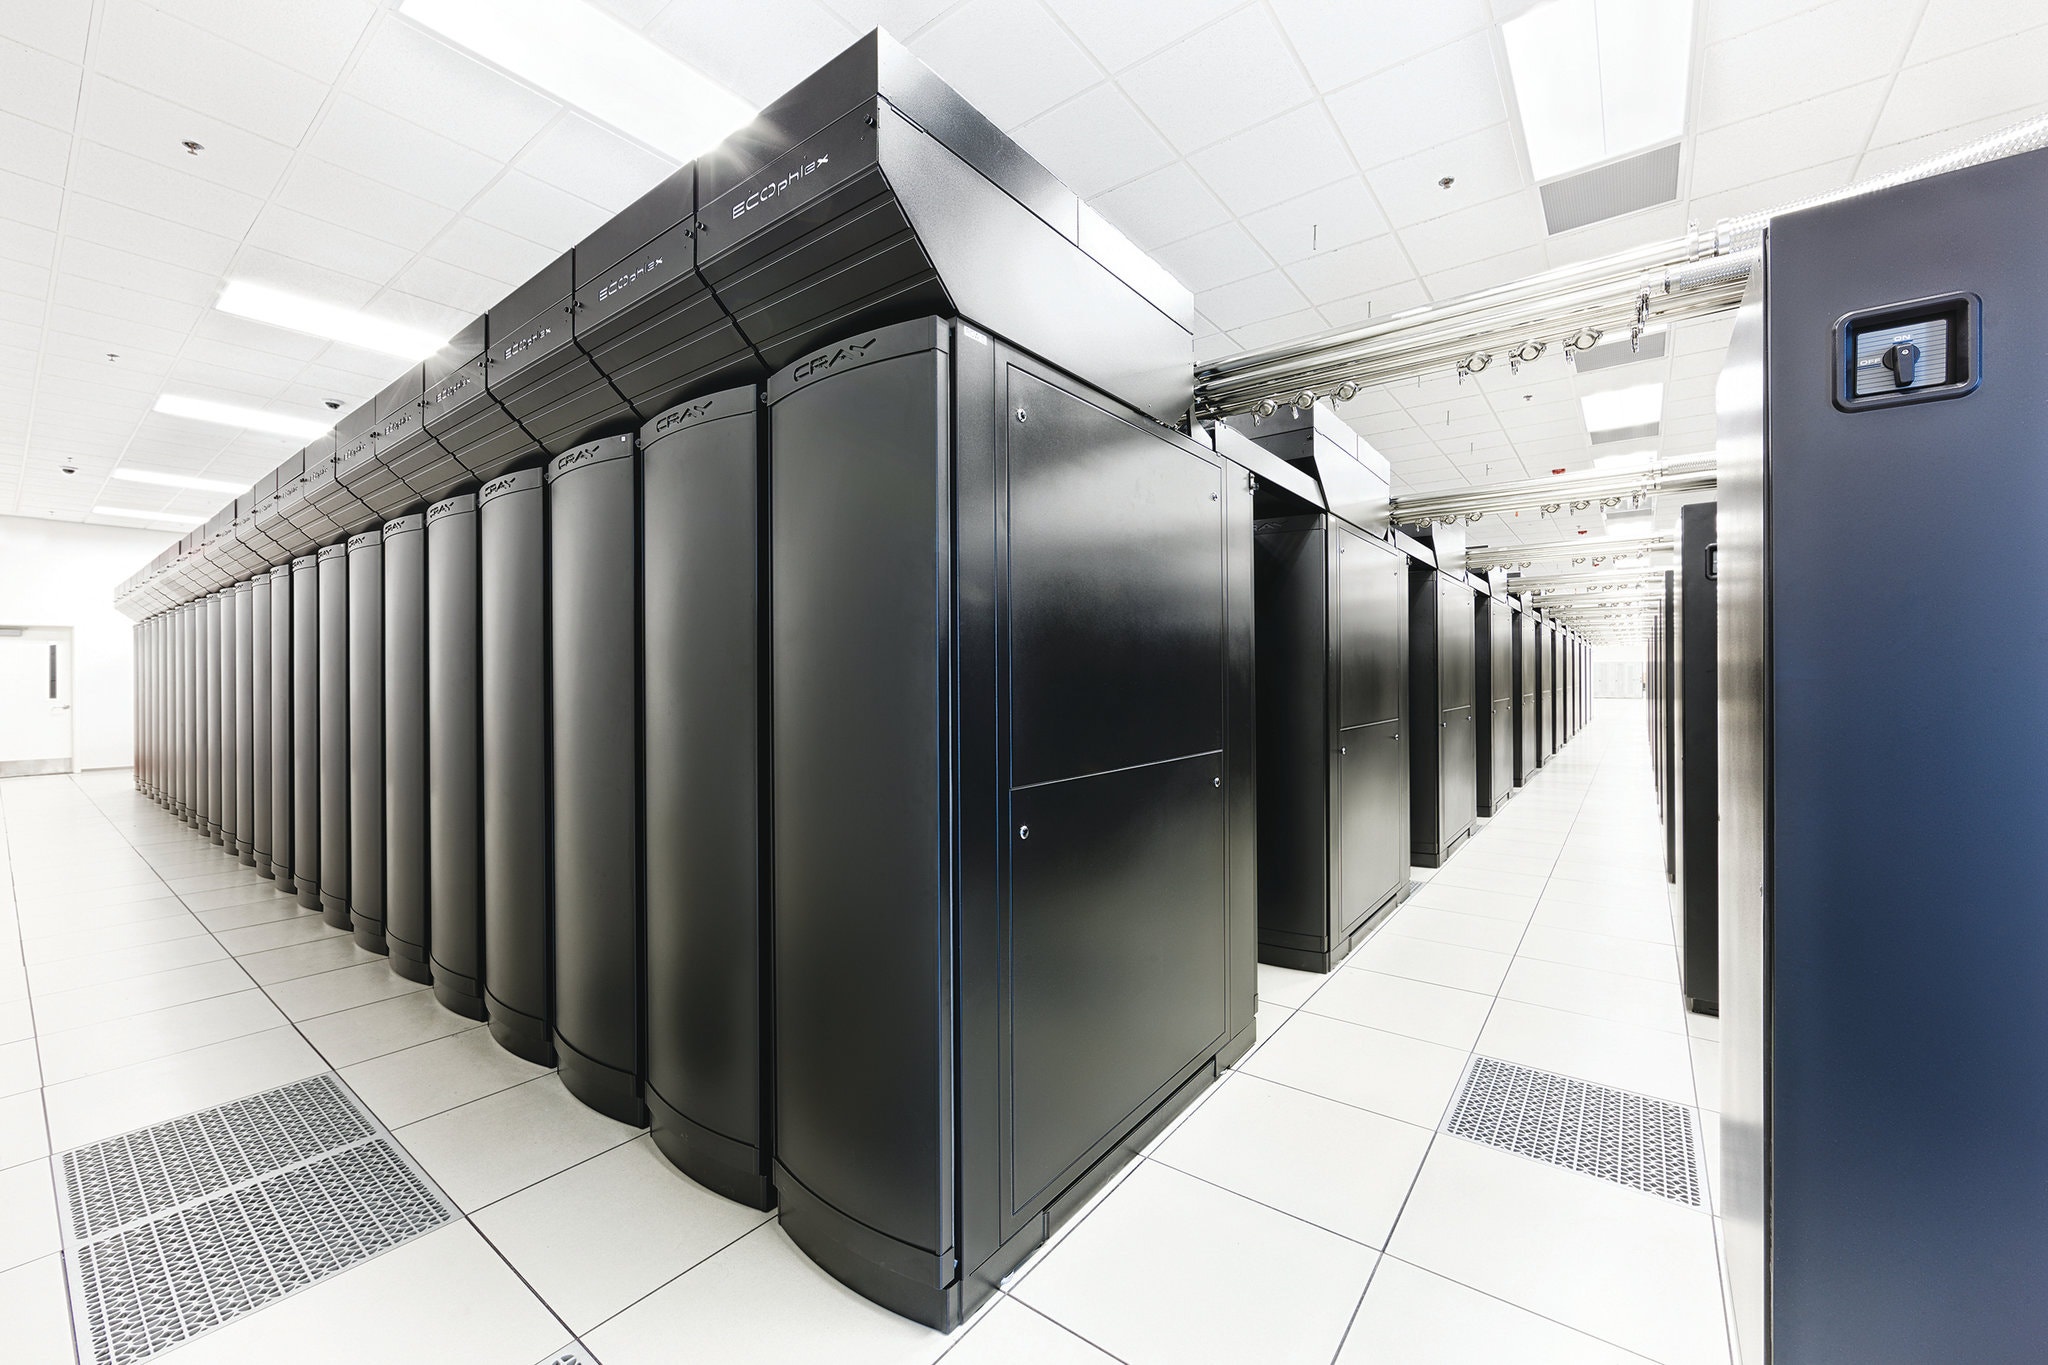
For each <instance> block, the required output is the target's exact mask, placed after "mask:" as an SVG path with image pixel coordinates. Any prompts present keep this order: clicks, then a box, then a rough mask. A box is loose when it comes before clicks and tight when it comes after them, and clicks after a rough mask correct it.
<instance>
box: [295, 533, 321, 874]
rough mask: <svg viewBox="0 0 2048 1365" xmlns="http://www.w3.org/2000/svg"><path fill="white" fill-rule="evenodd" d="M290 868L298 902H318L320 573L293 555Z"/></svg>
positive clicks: (309, 560)
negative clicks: (296, 888)
mask: <svg viewBox="0 0 2048 1365" xmlns="http://www.w3.org/2000/svg"><path fill="white" fill-rule="evenodd" d="M292 871H293V880H294V881H296V882H297V883H298V886H299V904H300V905H303V906H305V907H306V908H307V909H308V910H318V909H319V908H320V872H321V864H320V573H319V565H318V564H317V562H316V561H315V560H314V558H313V556H312V555H300V556H299V557H298V558H297V559H294V560H293V561H292Z"/></svg>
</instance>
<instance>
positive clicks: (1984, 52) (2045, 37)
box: [1870, 26, 2048, 146]
mask: <svg viewBox="0 0 2048 1365" xmlns="http://www.w3.org/2000/svg"><path fill="white" fill-rule="evenodd" d="M2044 70H2048V26H2043V27H2041V28H2034V29H2029V30H2027V31H2026V32H2024V33H2018V34H2014V35H2012V36H2011V37H2009V38H2006V39H2004V40H2002V41H1999V42H1994V43H1987V44H1985V45H1984V46H1982V47H1974V48H1971V49H1969V50H1968V51H1966V52H1958V53H1955V54H1954V55H1952V56H1947V57H1941V58H1938V59H1936V60H1934V61H1929V62H1921V63H1918V64H1917V65H1913V66H1908V67H1907V68H1906V69H1905V70H1903V71H1901V72H1900V73H1899V75H1898V79H1897V81H1896V82H1895V83H1894V84H1893V86H1892V88H1891V95H1890V98H1889V99H1887V100H1886V101H1885V105H1884V113H1883V115H1882V116H1881V117H1880V118H1879V119H1878V121H1877V127H1876V129H1875V131H1874V132H1873V133H1872V134H1871V139H1870V140H1871V142H1872V144H1873V145H1878V146H1882V145H1883V144H1885V143H1888V142H1903V141H1904V140H1906V139H1907V138H1909V137H1918V136H1920V135H1921V134H1923V133H1931V132H1935V131H1937V130H1939V129H1942V128H1951V127H1954V126H1956V125H1957V124H1962V123H1970V122H1974V121H1976V120H1978V119H1989V118H1993V117H1996V116H1997V115H2000V114H2011V113H2014V112H2015V111H2017V110H2020V109H2025V108H2028V107H2030V106H2032V105H2035V104H2038V103H2040V101H2041V97H2042V74H2041V73H2042V72H2043V71H2044Z"/></svg>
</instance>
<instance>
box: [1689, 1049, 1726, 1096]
mask: <svg viewBox="0 0 2048 1365" xmlns="http://www.w3.org/2000/svg"><path fill="white" fill-rule="evenodd" d="M1687 1041H1688V1042H1689V1043H1690V1044H1691V1046H1692V1079H1693V1088H1694V1092H1695V1093H1696V1094H1697V1095H1698V1097H1699V1098H1698V1103H1699V1107H1700V1108H1702V1109H1709V1110H1712V1111H1713V1112H1714V1113H1717V1114H1718V1113H1720V1112H1721V1044H1720V1043H1718V1042H1716V1041H1714V1040H1712V1039H1709V1038H1688V1040H1687Z"/></svg>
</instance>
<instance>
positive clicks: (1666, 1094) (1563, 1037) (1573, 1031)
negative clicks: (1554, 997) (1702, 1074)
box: [1478, 1000, 1693, 1105]
mask: <svg viewBox="0 0 2048 1365" xmlns="http://www.w3.org/2000/svg"><path fill="white" fill-rule="evenodd" d="M1478 1051H1479V1053H1480V1055H1481V1056H1485V1057H1497V1058H1499V1059H1500V1060H1501V1061H1504V1062H1516V1063H1518V1064H1520V1065H1522V1066H1533V1067H1536V1068H1538V1069H1540V1070H1543V1071H1555V1072H1557V1073H1559V1074H1560V1075H1565V1076H1576V1077H1577V1078H1578V1079H1580V1080H1582V1081H1594V1082H1596V1083H1598V1084H1600V1085H1610V1086H1613V1087H1615V1088H1616V1089H1619V1090H1632V1091H1634V1092H1636V1093H1637V1094H1640V1095H1652V1096H1655V1097H1656V1098H1657V1099H1660V1100H1668V1101H1670V1102H1671V1103H1673V1104H1684V1105H1690V1104H1691V1103H1692V1101H1693V1095H1692V1064H1691V1058H1690V1057H1689V1056H1688V1055H1687V1053H1686V1049H1685V1035H1684V1034H1682V1033H1668V1032H1665V1031H1664V1030H1662V1029H1650V1028H1642V1027H1640V1026H1638V1025H1635V1024H1622V1023H1617V1022H1615V1021H1614V1020H1611V1019H1596V1018H1594V1017H1592V1016H1591V1015H1585V1014H1570V1013H1567V1012H1566V1011H1564V1010H1554V1009H1549V1008H1547V1007H1545V1006H1542V1005H1525V1004H1523V1003H1522V1002H1521V1001H1519V1000H1502V1001H1500V1002H1498V1003H1497V1004H1496V1005H1495V1006H1494V1008H1493V1013H1492V1015H1490V1016H1489V1017H1488V1018H1487V1021H1486V1030H1485V1032H1483V1033H1481V1034H1480V1035H1479V1047H1478Z"/></svg>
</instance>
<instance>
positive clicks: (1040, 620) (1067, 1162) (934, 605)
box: [557, 319, 1257, 1327]
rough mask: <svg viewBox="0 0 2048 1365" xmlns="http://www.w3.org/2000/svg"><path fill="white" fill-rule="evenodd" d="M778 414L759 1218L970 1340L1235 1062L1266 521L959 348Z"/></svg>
mask: <svg viewBox="0 0 2048 1365" xmlns="http://www.w3.org/2000/svg"><path fill="white" fill-rule="evenodd" d="M769 398H770V403H771V406H770V414H771V426H772V439H771V442H770V447H771V450H772V451H773V461H772V464H773V476H772V480H771V488H772V491H771V497H770V513H769V525H770V528H771V542H772V552H771V560H772V563H771V571H770V580H771V582H772V584H773V605H772V620H773V626H772V635H773V652H774V658H775V676H774V680H773V685H772V692H771V696H772V704H771V708H770V719H771V730H772V733H773V735H774V745H773V753H774V758H773V775H772V779H771V783H770V786H771V803H772V811H773V829H772V836H771V840H772V845H773V855H772V856H773V859H774V883H775V904H776V930H775V935H774V956H773V964H774V966H773V986H772V989H773V998H774V1005H773V1010H774V1030H773V1036H774V1066H773V1071H774V1076H775V1100H774V1108H775V1116H776V1117H775V1168H774V1169H775V1176H774V1184H775V1193H776V1197H777V1200H778V1201H779V1203H780V1206H781V1209H782V1225H783V1228H784V1230H785V1231H786V1232H788V1234H789V1235H790V1236H791V1237H792V1238H793V1239H794V1240H795V1241H796V1243H797V1245H798V1246H800V1247H802V1248H803V1249H804V1251H805V1252H806V1253H807V1254H809V1255H810V1256H811V1257H812V1258H813V1259H815V1260H817V1261H818V1262H819V1263H821V1264H822V1265H823V1266H824V1267H825V1268H826V1269H827V1270H828V1271H830V1272H831V1273H832V1274H833V1275H835V1276H837V1277H838V1278H839V1279H841V1280H843V1281H845V1282H847V1283H849V1284H850V1285H852V1286H853V1287H854V1288H855V1289H856V1290H858V1291H859V1292H861V1293H862V1294H864V1295H866V1296H868V1297H869V1298H871V1299H874V1300H876V1301H878V1302H880V1303H882V1304H884V1305H886V1306H888V1307H890V1308H892V1309H894V1310H895V1311H897V1312H900V1313H903V1314H905V1315H906V1316H909V1317H912V1318H915V1319H917V1320H919V1321H922V1322H926V1323H929V1324H933V1325H936V1326H940V1327H951V1326H953V1325H955V1324H957V1323H958V1322H960V1321H961V1320H962V1318H964V1317H965V1316H966V1315H967V1314H968V1313H969V1312H971V1311H972V1310H973V1309H974V1307H975V1306H976V1305H977V1304H978V1303H980V1302H981V1301H983V1300H985V1299H986V1298H987V1296H988V1295H989V1294H990V1293H992V1292H993V1291H994V1288H995V1286H996V1283H997V1282H998V1281H999V1280H1000V1278H1001V1277H1002V1275H1004V1274H1006V1273H1007V1272H1008V1271H1009V1270H1010V1269H1012V1268H1013V1267H1014V1266H1015V1265H1016V1264H1017V1263H1018V1262H1019V1261H1020V1260H1021V1259H1022V1257H1023V1256H1025V1255H1026V1254H1028V1252H1029V1251H1030V1250H1031V1249H1032V1248H1034V1247H1036V1246H1038V1245H1040V1244H1041V1243H1042V1242H1043V1240H1044V1238H1045V1237H1046V1236H1047V1234H1048V1230H1049V1228H1051V1227H1056V1226H1058V1225H1059V1224H1060V1223H1061V1222H1062V1221H1064V1219H1065V1218H1066V1217H1067V1216H1068V1215H1069V1214H1070V1213H1071V1212H1072V1210H1073V1209H1074V1207H1075V1206H1076V1205H1077V1204H1078V1203H1079V1202H1080V1201H1081V1200H1083V1199H1085V1198H1086V1196H1087V1195H1088V1193H1090V1192H1091V1191H1092V1190H1094V1189H1096V1188H1099V1187H1100V1183H1101V1181H1102V1180H1104V1179H1106V1178H1107V1176H1108V1174H1109V1173H1110V1172H1112V1171H1114V1170H1115V1169H1117V1168H1118V1167H1119V1166H1121V1165H1122V1163H1123V1162H1124V1161H1125V1160H1127V1159H1128V1156H1129V1154H1130V1152H1131V1151H1133V1150H1135V1148H1136V1146H1137V1145H1138V1144H1140V1143H1142V1142H1143V1141H1145V1140H1146V1138H1147V1136H1148V1135H1149V1134H1151V1133H1153V1132H1156V1131H1157V1129H1158V1126H1159V1125H1161V1124H1163V1122H1164V1121H1165V1119H1166V1118H1167V1117H1169V1116H1170V1115H1171V1114H1172V1113H1174V1112H1176V1111H1177V1110H1178V1109H1179V1108H1180V1107H1182V1106H1183V1105H1184V1104H1185V1102H1186V1100H1187V1099H1188V1098H1189V1097H1190V1096H1192V1095H1193V1094H1194V1093H1196V1092H1197V1091H1198V1090H1199V1089H1200V1088H1201V1087H1202V1086H1204V1085H1206V1084H1207V1083H1208V1082H1209V1081H1210V1079H1212V1078H1213V1076H1214V1075H1215V1074H1216V1068H1217V1067H1218V1065H1219V1064H1222V1065H1227V1064H1228V1063H1229V1062H1230V1061H1232V1060H1234V1059H1235V1058H1236V1057H1237V1056H1239V1055H1242V1053H1243V1051H1244V1049H1245V1048H1246V1047H1248V1046H1249V1044H1250V1040H1251V1032H1250V1030H1251V1026H1252V1006H1253V973H1254V970H1255V965H1256V963H1255V959H1256V952H1257V942H1256V939H1257V921H1256V908H1255V898H1256V891H1257V883H1256V868H1255V861H1256V840H1257V831H1256V810H1255V806H1256V799H1257V797H1256V791H1255V788H1254V772H1253V768H1252V765H1251V763H1250V757H1249V756H1250V753H1251V748H1252V744H1253V735H1254V724H1255V721H1254V715H1253V710H1252V706H1251V700H1252V698H1251V687H1252V674H1253V666H1254V661H1253V657H1252V624H1251V611H1250V608H1251V605H1252V545H1251V540H1252V534H1251V489H1250V487H1249V479H1248V476H1247V475H1246V473H1245V472H1244V471H1243V470H1242V469H1240V468H1237V467H1235V466H1228V465H1225V464H1224V462H1223V461H1222V460H1221V459H1220V458H1219V457H1218V456H1216V455H1215V453H1214V452H1212V451H1207V450H1204V449H1202V448H1201V447H1198V446H1196V445H1195V444H1194V443H1193V442H1191V441H1187V440H1186V439H1185V438H1181V437H1179V436H1176V435H1174V434H1173V433H1171V432H1168V431H1166V430H1165V429H1163V428H1160V427H1158V426H1156V425H1154V424H1153V423H1151V422H1150V421H1147V420H1143V419H1133V418H1131V417H1128V416H1126V415H1125V410H1124V409H1123V408H1121V406H1120V405H1117V404H1115V403H1113V402H1112V401H1111V400H1108V399H1106V398H1102V397H1099V396H1097V395H1096V394H1094V393H1093V391H1090V390H1086V389H1083V388H1081V387H1079V386H1077V385H1076V384H1075V383H1074V382H1073V381H1071V380H1069V379H1066V378H1065V377H1063V376H1061V375H1060V374H1059V373H1058V372H1057V371H1053V370H1051V369H1049V368H1048V367H1045V366H1042V365H1040V364H1039V363H1037V362H1035V361H1033V360H1031V359H1029V358H1027V357H1026V356H1024V355H1023V354H1022V353H1020V352H1017V351H1014V350H1011V349H1009V348H1008V347H1007V346H1004V345H1003V344H1001V343H1000V342H997V341H996V340H995V339H994V338H992V337H990V336H989V335H988V334H987V333H985V332H983V331H981V330H980V329H979V328H976V327H974V326H972V325H971V324H969V323H966V322H964V321H962V322H958V323H951V322H947V321H943V320H939V319H926V320H923V321H920V322H913V323H906V324H899V325H897V326H893V327H886V328H880V329H877V330H874V331H868V332H858V333H854V334H851V335H849V336H848V337H847V338H846V340H845V342H844V343H843V344H840V345H835V346H830V347H827V348H825V349H824V350H822V351H819V352H816V353H814V354H812V355H809V356H805V357H803V358H802V359H799V360H798V361H796V362H795V363H794V364H792V365H791V366H789V367H788V368H786V369H784V370H783V371H781V372H780V373H779V374H777V375H776V376H774V377H773V378H772V379H771V380H770V383H769ZM557 620H558V621H559V620H560V617H559V616H558V617H557ZM558 677H559V674H558Z"/></svg>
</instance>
